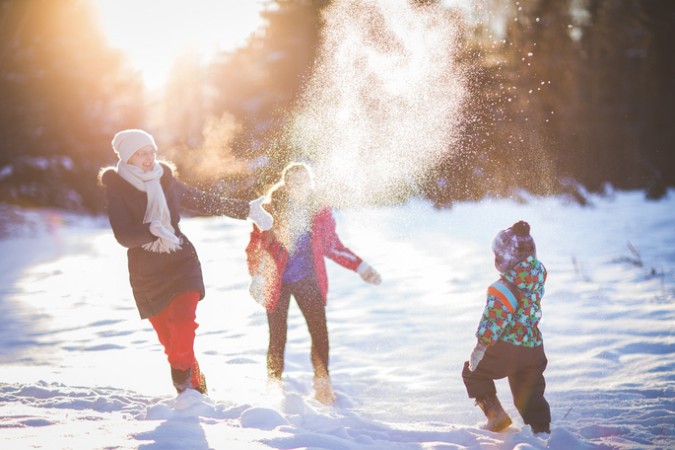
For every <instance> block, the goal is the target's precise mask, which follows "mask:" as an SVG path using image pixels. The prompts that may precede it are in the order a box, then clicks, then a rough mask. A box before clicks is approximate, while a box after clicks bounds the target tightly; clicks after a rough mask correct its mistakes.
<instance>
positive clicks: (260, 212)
mask: <svg viewBox="0 0 675 450" xmlns="http://www.w3.org/2000/svg"><path fill="white" fill-rule="evenodd" d="M263 201H265V196H262V197H258V198H256V199H255V200H252V201H250V202H249V203H248V206H249V210H248V218H249V219H251V220H252V221H253V223H255V224H256V225H257V226H258V228H260V230H261V231H267V230H269V229H270V228H272V225H273V224H274V219H273V218H272V215H271V214H270V213H268V212H267V211H265V208H263V207H262V203H263Z"/></svg>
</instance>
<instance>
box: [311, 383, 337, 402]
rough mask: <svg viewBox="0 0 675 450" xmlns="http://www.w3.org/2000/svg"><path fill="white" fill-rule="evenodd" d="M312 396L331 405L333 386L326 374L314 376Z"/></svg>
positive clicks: (333, 395) (333, 399)
mask: <svg viewBox="0 0 675 450" xmlns="http://www.w3.org/2000/svg"><path fill="white" fill-rule="evenodd" d="M314 396H315V398H316V399H317V400H318V401H320V402H321V403H323V404H324V405H332V404H333V402H335V394H334V393H333V386H332V384H331V382H330V377H328V376H315V377H314Z"/></svg>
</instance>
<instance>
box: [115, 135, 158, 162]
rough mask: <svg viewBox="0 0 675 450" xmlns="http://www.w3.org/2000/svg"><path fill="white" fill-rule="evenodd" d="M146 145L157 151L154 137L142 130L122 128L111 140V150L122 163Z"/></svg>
mask: <svg viewBox="0 0 675 450" xmlns="http://www.w3.org/2000/svg"><path fill="white" fill-rule="evenodd" d="M146 145H151V146H152V147H153V148H154V149H155V151H157V144H155V139H154V138H153V137H152V135H151V134H150V133H148V132H146V131H143V130H134V129H131V130H123V131H120V132H118V133H117V134H116V135H115V137H114V138H113V140H112V147H113V150H115V153H117V156H118V157H119V158H120V160H121V161H122V162H123V163H126V162H128V161H129V158H131V156H132V155H133V154H134V153H136V152H137V151H138V150H139V149H141V148H143V147H145V146H146Z"/></svg>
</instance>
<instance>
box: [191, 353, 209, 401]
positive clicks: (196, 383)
mask: <svg viewBox="0 0 675 450" xmlns="http://www.w3.org/2000/svg"><path fill="white" fill-rule="evenodd" d="M190 382H191V383H192V388H193V389H195V390H196V391H197V392H199V393H201V394H204V395H206V377H205V376H204V373H202V371H201V370H200V369H199V363H197V360H196V359H195V362H194V363H193V364H192V377H190Z"/></svg>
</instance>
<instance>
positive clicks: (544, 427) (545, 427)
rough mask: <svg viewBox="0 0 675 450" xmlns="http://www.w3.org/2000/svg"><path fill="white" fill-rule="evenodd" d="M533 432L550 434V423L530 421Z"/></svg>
mask: <svg viewBox="0 0 675 450" xmlns="http://www.w3.org/2000/svg"><path fill="white" fill-rule="evenodd" d="M530 428H532V433H533V434H539V435H547V434H551V424H549V423H532V424H530Z"/></svg>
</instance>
